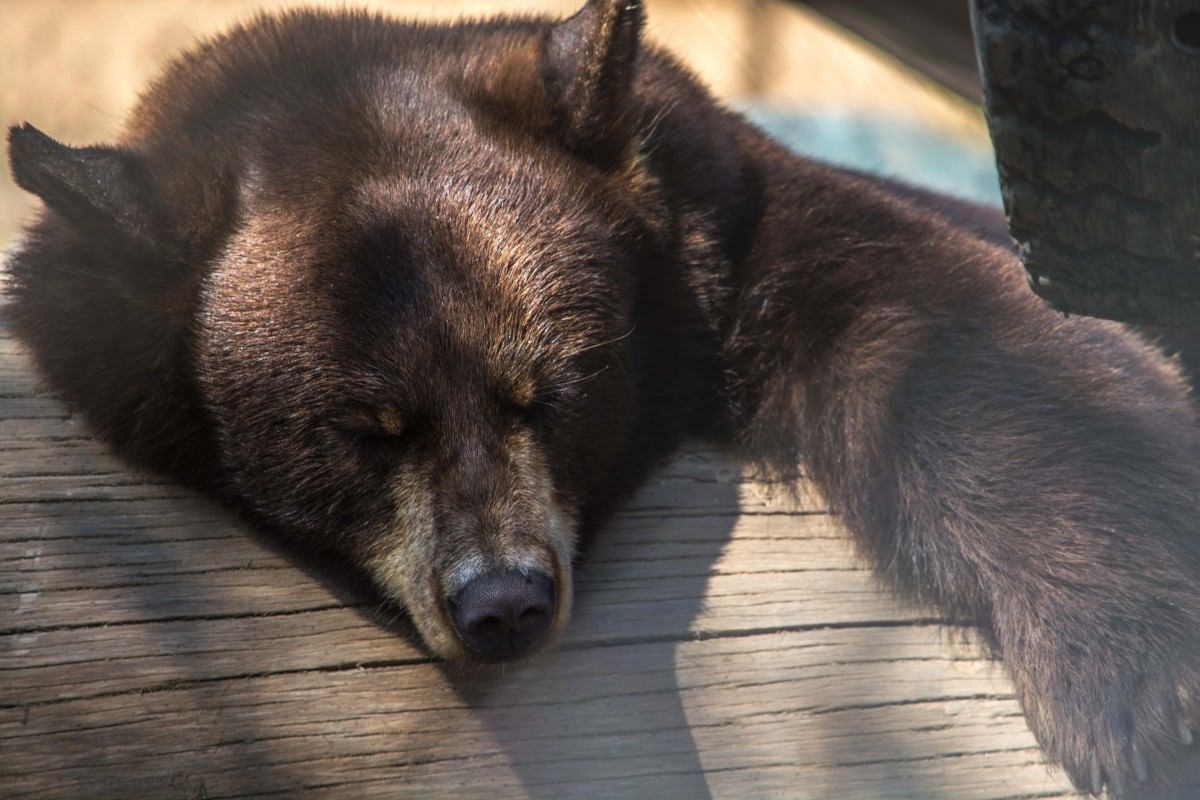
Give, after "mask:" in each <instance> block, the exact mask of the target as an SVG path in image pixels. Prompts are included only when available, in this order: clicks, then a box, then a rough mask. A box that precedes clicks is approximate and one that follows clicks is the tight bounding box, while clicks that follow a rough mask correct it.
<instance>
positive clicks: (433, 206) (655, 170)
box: [10, 0, 1200, 793]
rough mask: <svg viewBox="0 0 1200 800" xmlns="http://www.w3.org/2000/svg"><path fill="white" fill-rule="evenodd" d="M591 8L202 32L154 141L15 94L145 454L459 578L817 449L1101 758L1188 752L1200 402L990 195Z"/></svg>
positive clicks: (315, 537)
mask: <svg viewBox="0 0 1200 800" xmlns="http://www.w3.org/2000/svg"><path fill="white" fill-rule="evenodd" d="M640 26H641V9H640V5H639V4H638V3H636V2H631V1H630V0H592V2H590V3H589V4H588V5H587V6H586V7H585V9H584V10H583V11H581V12H580V13H579V14H578V15H576V16H575V17H573V18H571V19H570V20H568V21H565V22H561V23H556V22H554V21H550V20H541V19H529V20H495V21H490V22H482V23H464V24H457V25H446V26H427V25H412V24H404V23H399V22H395V21H392V20H388V19H384V18H379V17H373V16H369V15H365V14H356V13H342V14H324V13H316V12H295V13H290V14H287V15H284V16H280V17H264V18H261V19H259V20H257V21H255V22H253V23H251V24H250V25H248V26H245V27H242V28H237V29H235V30H233V31H231V32H230V33H228V34H227V35H225V36H223V37H220V38H218V39H216V40H213V41H211V42H208V43H206V44H204V45H202V46H200V47H199V48H197V49H196V50H195V51H194V52H192V53H190V54H188V55H187V56H185V57H183V58H182V59H180V60H179V61H177V62H176V63H174V64H173V65H172V66H171V67H170V68H169V69H168V70H167V72H166V74H165V75H164V77H163V78H161V79H160V80H159V81H158V82H157V83H156V84H155V85H154V86H152V87H151V88H150V90H149V91H148V92H147V94H146V95H145V96H144V98H143V101H142V102H141V104H140V105H139V107H138V109H137V110H136V111H135V113H134V115H133V118H132V122H131V124H130V127H129V129H128V132H127V134H126V136H125V137H124V138H123V140H122V143H121V144H120V145H119V146H117V147H114V148H91V149H86V150H78V149H70V148H66V147H64V146H62V145H58V144H57V143H55V142H53V141H52V140H49V139H48V138H46V137H44V136H42V135H41V134H40V133H38V132H36V131H35V130H33V129H32V128H28V127H26V128H17V129H13V131H12V133H11V137H10V141H11V158H12V162H13V171H14V174H15V176H16V178H17V180H18V182H20V183H21V184H22V185H23V186H25V187H26V188H28V189H30V190H31V191H34V192H36V193H38V194H39V195H40V196H42V198H43V199H44V200H45V201H46V204H47V206H48V211H47V213H46V214H45V215H44V216H43V218H42V219H41V220H40V221H39V222H38V223H37V224H35V225H34V226H33V227H32V228H31V229H30V231H29V233H28V235H27V237H26V239H25V242H24V244H23V246H22V248H21V250H20V251H19V252H18V253H17V254H16V256H15V257H14V259H13V261H12V264H11V271H12V275H13V289H12V300H13V318H14V321H15V324H16V326H17V330H18V332H19V334H20V335H21V336H22V337H23V338H24V339H25V340H26V341H28V342H29V343H30V345H31V346H32V348H33V350H34V353H35V354H36V356H37V358H38V360H39V363H40V365H41V367H42V369H43V370H44V371H45V372H46V374H47V375H48V376H49V378H50V379H51V380H52V382H53V383H54V384H55V385H56V386H57V387H58V388H59V389H60V390H61V391H62V392H63V394H64V395H65V396H66V397H67V398H68V399H69V400H71V401H72V402H74V403H77V404H78V405H80V406H82V407H83V409H84V410H85V411H86V413H87V415H88V418H89V419H90V421H91V423H92V425H93V426H94V427H95V429H96V430H97V432H98V433H99V434H100V435H102V436H104V437H105V438H106V439H107V440H108V441H110V442H111V443H112V444H113V445H114V446H115V447H116V448H117V449H118V450H120V451H121V452H122V453H124V454H125V455H127V456H128V457H130V458H132V459H134V460H136V461H139V462H141V463H144V464H148V465H150V466H152V467H154V468H157V469H161V470H165V471H168V472H170V473H171V474H174V475H177V476H179V477H180V478H181V479H184V480H187V481H189V482H191V483H193V484H195V485H198V486H201V487H203V488H205V489H207V490H208V491H210V492H212V493H214V494H216V495H218V496H220V497H222V498H224V499H225V500H226V501H227V502H230V503H232V504H234V505H236V506H237V507H239V508H241V509H243V510H245V511H246V512H247V513H250V514H252V515H253V516H254V517H255V518H257V519H258V520H259V521H260V522H261V524H262V525H263V526H264V527H265V528H267V529H269V530H271V531H274V532H275V533H277V534H278V535H279V536H281V537H283V539H284V540H285V541H288V542H291V543H293V544H295V545H296V546H299V547H307V548H316V549H320V550H328V551H331V552H333V553H336V554H338V555H339V556H341V557H343V558H346V559H348V560H350V561H351V562H353V563H356V564H358V565H361V566H363V567H364V568H366V569H367V570H368V571H369V572H370V573H371V574H372V575H373V577H374V578H375V580H376V582H377V583H378V584H379V586H380V588H381V590H382V591H383V592H384V593H386V594H387V595H388V596H389V597H391V598H393V599H394V600H395V601H396V602H397V603H399V604H402V605H404V606H405V607H407V608H408V610H409V612H410V613H411V614H412V616H413V618H414V619H415V621H416V623H417V625H418V627H419V628H420V630H421V633H422V635H423V636H424V638H425V641H426V642H427V643H428V644H429V646H430V647H431V648H433V649H434V650H435V651H437V652H439V653H441V654H443V655H445V656H447V657H449V658H464V657H467V656H468V655H469V653H468V652H467V651H466V650H465V649H464V648H463V647H462V645H461V643H460V642H459V641H458V640H457V637H456V636H455V633H454V628H453V626H452V624H451V622H450V620H449V619H448V612H447V610H446V598H447V596H449V595H450V594H452V593H453V591H454V590H455V589H456V588H457V587H458V586H459V585H461V583H462V581H464V580H466V579H467V578H469V577H470V576H471V575H473V574H477V573H478V572H479V571H480V570H497V569H506V568H514V569H518V570H538V571H541V572H545V573H546V574H551V575H554V576H555V578H556V579H557V590H558V594H559V597H558V604H557V605H558V615H557V618H556V621H555V623H554V625H555V630H556V631H557V630H561V628H562V626H563V625H565V624H566V622H567V619H568V617H569V611H570V608H569V605H570V562H571V558H572V557H573V555H574V554H575V553H576V551H577V540H578V538H579V537H580V536H582V535H586V534H588V533H590V532H592V531H594V530H595V529H596V528H597V526H598V525H599V524H600V523H601V522H602V521H603V519H604V517H605V515H606V514H607V513H608V512H609V511H610V510H611V509H612V508H613V507H614V505H615V504H616V503H618V502H619V501H620V500H621V499H622V498H623V497H624V496H625V494H626V493H627V492H628V491H629V490H631V489H632V488H633V487H634V486H636V485H637V483H638V482H639V481H640V480H641V479H642V478H643V477H644V476H645V475H646V473H647V471H648V470H649V469H650V468H651V467H652V466H653V465H654V464H655V463H656V462H657V461H658V460H659V459H661V458H662V457H663V456H664V455H666V454H667V453H669V452H670V451H671V449H672V448H674V447H675V446H676V444H677V443H678V442H679V441H680V439H681V438H682V437H683V436H687V435H697V434H699V435H709V436H716V437H721V438H726V439H729V440H731V441H732V442H734V443H736V444H737V445H738V446H739V447H740V448H741V449H742V450H743V452H744V453H745V455H746V457H747V458H748V459H751V460H753V461H755V462H757V463H759V464H760V465H762V466H763V467H764V468H765V469H768V470H770V471H771V472H773V473H775V474H777V475H779V476H781V477H784V478H788V479H791V478H794V477H796V476H797V475H798V474H799V471H800V470H801V469H807V470H808V471H809V472H810V473H811V475H812V477H813V478H814V479H815V480H816V481H817V483H818V484H819V485H820V487H821V488H822V490H823V491H824V493H825V494H826V496H827V497H828V498H829V500H830V502H831V503H832V504H834V505H835V506H836V507H837V508H838V509H839V510H840V511H841V512H842V514H843V515H844V520H845V522H846V526H847V528H848V529H849V530H850V532H851V533H852V534H853V535H854V537H855V538H856V540H857V542H858V543H859V545H860V547H861V549H862V552H863V553H864V555H865V556H866V557H867V558H869V559H870V560H871V562H872V563H873V564H874V565H875V566H876V567H877V568H878V570H879V571H880V573H881V574H882V575H884V576H885V577H887V578H888V579H890V580H891V581H892V582H893V583H895V584H896V585H897V586H899V587H901V588H903V589H905V590H907V591H909V592H910V593H912V594H915V595H916V596H917V597H919V598H921V599H923V600H925V601H928V602H931V603H934V604H937V605H938V606H939V607H940V608H942V609H943V610H944V611H945V612H946V613H947V614H950V615H952V616H954V617H957V618H960V619H963V620H968V621H971V622H974V623H976V624H977V625H978V626H979V627H980V629H981V630H982V631H983V632H984V634H985V636H986V637H987V639H988V640H989V641H990V643H991V644H992V646H993V648H994V650H995V652H996V654H997V655H998V656H999V657H1000V658H1002V659H1003V661H1004V663H1005V665H1006V666H1007V668H1008V670H1009V672H1010V674H1011V675H1012V677H1013V680H1014V684H1015V686H1016V688H1017V692H1018V694H1019V696H1020V699H1021V702H1022V704H1023V707H1024V709H1025V711H1026V714H1027V717H1028V719H1029V723H1030V726H1031V728H1032V729H1033V731H1034V733H1035V734H1036V735H1037V737H1038V739H1039V741H1040V742H1041V743H1042V745H1043V746H1044V747H1045V748H1046V750H1047V752H1048V753H1049V754H1050V755H1051V756H1052V757H1054V758H1055V759H1057V760H1059V761H1061V762H1062V763H1063V764H1064V766H1065V767H1066V769H1067V770H1068V772H1069V774H1070V775H1071V778H1072V779H1073V780H1074V781H1075V783H1076V784H1077V785H1078V786H1080V787H1083V788H1085V789H1095V790H1097V791H1098V790H1099V788H1100V784H1101V783H1107V784H1108V786H1109V788H1110V790H1111V791H1112V792H1114V793H1130V792H1133V791H1134V790H1136V789H1137V788H1138V787H1139V786H1142V784H1141V783H1139V781H1138V776H1139V775H1140V773H1142V772H1143V766H1144V765H1146V764H1148V765H1149V766H1150V768H1151V769H1150V770H1149V775H1148V778H1149V783H1148V784H1146V785H1158V784H1163V783H1166V782H1169V771H1168V770H1167V769H1166V766H1167V765H1168V764H1170V763H1171V762H1172V761H1173V760H1175V759H1176V758H1177V757H1178V754H1179V752H1180V750H1181V748H1182V746H1183V745H1182V743H1181V739H1182V738H1187V736H1188V735H1187V733H1186V731H1187V728H1188V727H1189V726H1190V725H1191V724H1192V723H1193V722H1194V721H1195V718H1196V714H1197V711H1198V710H1200V709H1197V707H1196V701H1195V700H1194V698H1197V697H1200V673H1198V670H1197V666H1196V665H1197V664H1200V630H1198V622H1200V584H1198V581H1197V577H1198V576H1200V541H1198V540H1197V537H1196V535H1195V532H1194V523H1193V520H1194V516H1195V513H1194V507H1195V503H1196V498H1197V494H1198V491H1200V468H1198V462H1197V459H1196V456H1197V447H1198V445H1200V438H1198V435H1197V425H1196V423H1197V420H1196V410H1195V408H1194V406H1193V403H1192V400H1191V398H1190V397H1189V393H1188V388H1187V386H1186V384H1185V381H1184V380H1183V378H1182V377H1181V375H1180V373H1179V371H1178V369H1177V368H1176V367H1175V366H1174V365H1173V364H1172V363H1171V362H1169V361H1167V360H1166V359H1165V358H1163V356H1162V355H1161V354H1160V353H1159V352H1158V351H1156V350H1155V349H1154V348H1152V347H1150V346H1149V345H1147V344H1146V343H1145V342H1144V341H1143V340H1142V339H1140V338H1139V337H1138V336H1137V335H1135V334H1134V333H1132V332H1130V331H1128V330H1125V329H1123V328H1122V327H1121V326H1119V325H1116V324H1112V323H1106V322H1099V321H1095V320H1087V319H1076V318H1072V319H1064V318H1062V317H1060V316H1058V315H1056V314H1054V313H1053V312H1051V311H1049V310H1048V309H1047V308H1045V307H1044V306H1043V305H1042V304H1041V303H1040V302H1039V301H1038V300H1037V299H1036V298H1035V297H1034V296H1033V295H1032V294H1031V293H1030V292H1029V291H1028V290H1027V288H1026V286H1025V282H1024V277H1023V273H1022V270H1021V268H1020V264H1019V263H1018V262H1017V261H1016V259H1015V258H1014V257H1013V255H1012V254H1011V253H1010V252H1009V251H1008V250H1007V249H1006V248H1005V247H1004V246H1001V244H1000V243H999V239H1000V237H999V236H998V235H997V233H996V230H995V220H994V218H991V217H989V216H988V215H987V214H986V213H981V212H978V210H977V209H974V208H973V207H969V206H965V205H962V204H956V203H954V202H952V201H945V200H942V199H939V198H936V197H935V196H933V195H929V194H926V193H923V192H919V191H917V190H911V189H908V188H907V187H903V186H897V185H895V184H889V183H886V182H883V181H879V180H875V179H871V178H867V177H864V176H861V175H856V174H853V173H848V172H845V171H840V170H837V169H833V168H830V167H827V166H823V165H820V164H816V163H813V162H810V161H808V160H805V159H803V158H800V157H797V156H795V155H793V154H791V153H790V152H788V151H786V150H785V149H784V148H782V147H781V146H779V145H777V144H775V143H773V142H771V141H770V140H768V139H767V138H766V137H765V136H763V135H762V134H761V133H760V132H759V131H757V130H756V129H754V128H753V127H752V126H750V125H749V124H747V123H746V122H745V121H744V120H742V119H741V118H740V117H738V116H736V115H734V114H731V113H729V112H726V111H724V110H722V109H720V108H719V107H718V106H717V105H716V104H715V103H714V102H713V101H712V99H711V98H710V97H709V96H708V95H707V94H706V93H705V92H704V90H703V89H702V88H700V87H699V86H698V85H697V84H696V83H695V82H694V81H693V80H692V78H691V77H690V76H689V75H688V73H687V72H686V71H685V70H684V69H682V68H681V67H679V66H678V65H677V64H675V63H674V62H673V61H672V60H671V59H670V58H669V57H667V56H665V55H663V54H661V53H659V52H656V51H654V50H650V49H646V48H642V47H639V46H638V38H639V31H640Z"/></svg>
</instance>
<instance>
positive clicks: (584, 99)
mask: <svg viewBox="0 0 1200 800" xmlns="http://www.w3.org/2000/svg"><path fill="white" fill-rule="evenodd" d="M642 17H643V14H642V3H641V0H589V2H588V4H587V5H585V6H584V7H583V9H581V10H580V11H579V12H578V13H576V14H575V15H574V16H573V17H570V18H568V19H566V20H563V21H562V22H559V23H558V24H556V25H554V27H552V28H551V29H550V33H549V36H548V37H547V38H546V41H545V45H544V49H543V51H542V69H543V71H544V75H545V79H546V82H547V88H548V89H549V91H550V94H551V96H552V97H553V99H554V101H555V105H556V106H557V112H558V113H557V114H556V116H557V118H558V124H559V127H560V129H561V130H560V134H561V135H562V136H563V137H564V139H565V140H566V143H567V145H568V146H570V147H571V148H572V149H575V150H579V151H596V150H601V149H605V148H606V146H609V145H611V144H612V143H613V142H614V139H619V138H620V134H621V131H622V128H623V126H624V124H625V122H626V119H625V117H626V114H627V101H628V99H629V95H630V92H631V89H632V86H633V74H634V68H635V66H636V62H637V56H638V46H639V44H640V40H641V34H642Z"/></svg>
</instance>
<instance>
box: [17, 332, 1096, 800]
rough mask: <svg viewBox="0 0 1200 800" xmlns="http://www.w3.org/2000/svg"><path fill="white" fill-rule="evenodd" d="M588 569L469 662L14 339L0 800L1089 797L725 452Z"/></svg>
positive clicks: (644, 511)
mask: <svg viewBox="0 0 1200 800" xmlns="http://www.w3.org/2000/svg"><path fill="white" fill-rule="evenodd" d="M578 583H579V594H578V599H577V613H576V617H575V619H574V621H573V622H572V625H571V627H570V631H569V634H568V635H567V637H566V639H565V641H563V642H562V643H561V645H559V646H558V647H557V648H556V649H555V650H554V651H553V652H550V653H547V654H545V655H543V656H540V657H538V658H536V659H535V660H533V661H531V662H528V663H522V664H519V665H516V666H509V667H507V668H506V669H503V670H497V671H493V670H483V669H477V670H471V671H469V672H468V673H467V674H451V673H448V672H447V671H445V670H444V669H443V667H442V666H441V665H439V664H437V663H435V662H433V661H432V660H431V659H429V658H427V657H426V656H425V655H424V654H423V653H422V652H421V651H420V650H419V649H417V648H416V647H414V646H413V645H412V643H411V642H410V641H409V640H407V639H406V638H405V637H404V636H403V631H402V626H401V625H400V624H399V623H396V622H394V616H395V615H394V613H393V612H392V611H390V610H387V609H380V608H379V607H378V606H377V605H376V604H375V603H374V602H371V601H368V600H365V599H364V598H363V597H362V596H361V595H355V594H353V593H347V592H346V591H345V590H344V589H342V588H339V587H338V586H337V585H331V584H329V583H328V582H323V581H321V580H318V579H316V578H314V577H312V576H311V575H310V574H308V573H307V572H306V571H304V570H301V569H298V568H296V567H295V566H294V565H293V564H292V563H290V562H289V561H288V560H287V559H286V558H284V557H282V556H280V555H279V554H277V553H274V552H273V551H272V550H271V549H269V548H267V547H264V546H263V545H262V544H260V543H258V542H257V541H256V540H255V539H254V538H252V537H251V536H250V535H248V534H247V533H246V532H245V531H243V530H240V529H239V527H238V524H237V523H235V522H234V521H232V520H231V519H230V518H229V516H228V515H226V514H225V513H224V512H222V510H221V509H220V508H217V507H215V506H214V505H212V504H211V503H209V502H206V501H205V500H203V499H200V498H197V497H195V496H193V495H191V494H189V493H188V492H187V491H184V490H183V489H180V488H179V487H177V486H175V485H172V484H171V483H170V482H167V481H164V480H160V479H155V478H148V477H146V476H144V475H139V474H135V473H133V472H131V471H130V470H129V469H127V468H126V467H124V466H122V464H121V463H119V462H118V461H117V460H116V459H114V458H113V457H112V456H110V455H108V454H107V453H106V451H105V449H104V447H102V446H101V445H100V444H98V443H97V442H95V441H94V440H92V439H91V438H90V437H89V436H88V434H87V432H86V431H85V430H84V429H83V427H82V426H81V424H80V422H79V421H78V420H77V419H76V418H75V417H74V416H73V415H72V414H71V413H70V412H69V411H68V410H67V409H66V408H65V407H64V406H63V405H62V404H61V403H60V402H59V401H58V400H57V399H55V398H54V397H53V396H52V395H49V394H46V393H43V392H41V391H39V389H38V384H37V382H36V380H35V379H34V378H33V377H32V376H31V373H30V371H29V369H28V365H27V360H26V358H25V356H24V355H23V354H22V352H21V350H20V348H19V347H18V346H17V345H16V344H15V343H14V342H13V341H12V340H11V338H5V337H4V336H3V334H2V333H0V796H2V797H4V798H26V797H29V798H34V797H36V798H45V797H64V798H76V797H87V798H122V799H124V798H153V797H172V798H189V800H199V798H225V797H234V796H237V797H245V796H275V797H296V796H304V797H330V798H343V797H386V798H394V797H419V798H428V797H454V798H461V797H487V798H508V797H534V798H575V797H595V798H623V797H635V798H688V799H689V800H690V799H692V798H707V797H717V798H775V797H779V798H863V799H864V800H865V799H867V798H870V799H871V800H874V799H875V798H901V797H904V798H922V800H925V799H932V798H946V799H947V800H950V799H952V800H974V799H982V798H991V799H998V798H1010V800H1015V799H1016V798H1034V797H1037V798H1043V797H1069V796H1073V795H1071V794H1070V792H1069V791H1068V787H1067V784H1066V782H1065V779H1064V778H1063V777H1062V775H1061V773H1059V772H1057V771H1049V770H1048V768H1047V767H1046V766H1044V765H1043V763H1042V759H1041V756H1040V754H1039V751H1038V750H1037V748H1036V746H1035V744H1034V741H1033V738H1032V737H1031V735H1030V734H1029V733H1028V731H1027V729H1026V727H1025V723H1024V721H1023V719H1022V717H1021V713H1020V710H1019V709H1018V707H1017V704H1016V703H1015V702H1014V701H1013V699H1012V696H1011V693H1010V687H1009V686H1008V684H1007V681H1006V680H1005V678H1004V677H1003V675H1002V674H1001V673H1000V671H999V670H998V669H997V668H996V667H994V666H993V665H991V664H989V663H987V662H985V661H983V660H981V659H979V658H977V657H976V656H975V654H974V652H973V651H972V650H970V648H964V647H962V646H952V645H951V644H950V643H949V641H948V640H949V639H951V638H952V637H947V636H946V635H945V634H944V632H942V631H941V630H940V629H939V627H938V626H937V625H936V620H933V619H930V618H929V614H928V613H927V612H924V611H922V610H920V609H916V608H912V607H909V606H905V605H902V604H900V603H898V602H897V601H896V600H895V599H893V598H892V597H890V596H889V595H887V594H885V593H882V592H880V591H879V590H877V589H876V587H875V586H874V583H873V581H872V578H871V576H870V574H869V573H868V572H867V571H865V570H864V569H863V568H862V567H861V565H860V564H859V563H858V562H857V561H856V560H855V559H854V557H853V556H852V554H851V552H850V550H849V548H848V545H847V541H846V539H845V537H844V536H843V534H842V532H841V531H840V530H839V528H838V524H837V521H836V519H835V518H833V517H831V516H829V515H828V514H826V513H825V512H824V511H823V510H822V508H821V506H820V504H819V501H816V500H814V501H813V502H812V504H811V506H810V507H807V508H804V509H801V510H795V509H792V508H788V507H785V506H782V505H780V504H779V503H778V502H777V501H773V500H772V498H771V496H770V492H769V491H767V489H766V488H765V487H761V486H757V485H755V484H753V483H751V482H748V481H746V480H744V479H743V478H742V477H741V476H740V475H739V473H738V471H737V469H736V468H735V467H734V466H733V464H732V463H731V462H730V461H729V460H728V458H727V457H725V456H724V455H722V454H720V453H716V452H710V451H707V450H704V449H699V448H697V449H692V450H689V451H688V452H686V453H684V454H682V455H681V456H680V457H679V458H678V460H677V461H676V462H675V463H673V464H672V465H671V466H670V467H669V468H668V469H666V470H665V471H664V472H663V473H662V474H661V475H660V476H659V477H658V479H657V480H656V481H655V482H654V484H653V485H652V486H649V487H648V488H647V489H646V490H645V491H644V492H643V493H642V494H641V496H640V497H638V498H637V500H636V501H635V502H633V503H632V505H631V506H630V507H629V508H628V510H626V511H625V513H623V514H622V515H621V516H620V519H619V520H618V521H617V523H616V524H615V525H614V526H613V527H612V530H611V531H609V533H608V536H607V537H606V538H605V539H604V541H603V542H602V543H601V545H600V546H599V548H598V550H597V552H596V553H595V555H594V557H593V558H591V559H590V560H589V561H588V562H587V563H586V564H585V565H584V567H583V568H582V574H581V576H580V578H579V581H578Z"/></svg>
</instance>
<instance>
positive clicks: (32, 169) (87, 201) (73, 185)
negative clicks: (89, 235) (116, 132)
mask: <svg viewBox="0 0 1200 800" xmlns="http://www.w3.org/2000/svg"><path fill="white" fill-rule="evenodd" d="M8 158H9V163H10V165H11V167H12V175H13V180H14V181H16V184H17V185H18V186H20V187H21V188H22V189H24V190H25V191H27V192H32V193H33V194H36V195H37V196H38V197H40V198H41V199H42V200H43V201H44V202H45V203H46V205H47V206H49V207H50V208H51V209H53V210H54V211H55V212H57V213H59V214H61V215H62V216H63V217H65V218H66V219H67V220H68V221H69V222H71V223H72V224H73V225H75V226H76V227H77V228H81V229H85V230H92V231H95V230H97V229H104V230H108V231H114V232H118V233H121V234H124V235H125V236H127V237H129V238H131V239H133V240H136V241H141V242H149V241H151V240H153V239H154V238H155V237H154V235H153V231H154V229H155V225H154V219H153V214H152V212H151V209H152V208H153V205H152V203H150V202H149V200H148V195H149V187H148V184H149V180H148V177H147V176H146V175H145V170H144V169H142V167H141V164H140V163H139V162H138V161H137V160H136V158H135V157H134V156H133V155H132V154H131V153H128V152H126V151H123V150H119V149H117V148H113V147H68V146H67V145H65V144H62V143H60V142H56V141H55V140H54V139H51V138H50V137H49V136H47V135H46V134H44V133H42V132H41V131H40V130H38V129H37V128H35V127H33V126H32V125H29V124H28V123H26V124H25V125H20V126H16V125H14V126H13V127H11V128H9V130H8Z"/></svg>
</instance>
